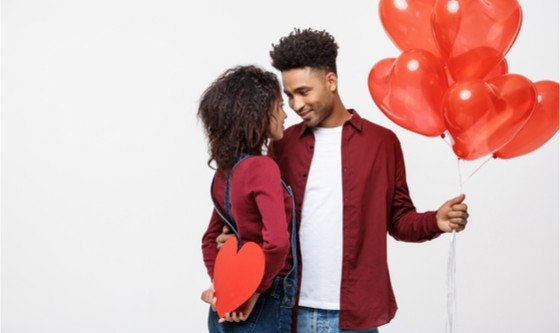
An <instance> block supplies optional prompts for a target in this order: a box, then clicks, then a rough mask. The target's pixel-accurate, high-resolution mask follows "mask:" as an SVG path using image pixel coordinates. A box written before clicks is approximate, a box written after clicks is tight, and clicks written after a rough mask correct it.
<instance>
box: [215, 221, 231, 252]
mask: <svg viewBox="0 0 560 333" xmlns="http://www.w3.org/2000/svg"><path fill="white" fill-rule="evenodd" d="M231 236H234V234H232V233H231V230H229V227H228V226H227V225H224V227H223V228H222V233H221V234H220V235H219V236H218V237H217V238H216V244H217V245H216V246H217V247H218V249H219V248H221V247H222V246H223V245H224V243H225V242H226V241H227V240H228V239H229V238H230V237H231Z"/></svg>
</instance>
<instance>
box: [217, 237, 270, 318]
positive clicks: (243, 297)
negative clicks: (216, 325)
mask: <svg viewBox="0 0 560 333" xmlns="http://www.w3.org/2000/svg"><path fill="white" fill-rule="evenodd" d="M264 266H265V258H264V253H263V250H262V249H261V247H260V246H259V245H257V244H256V243H253V242H246V243H245V244H243V246H242V247H241V249H240V250H239V252H238V251H237V238H235V237H230V238H229V239H228V240H227V241H226V242H225V243H224V245H223V246H222V247H221V248H220V251H219V252H218V255H217V256H216V263H215V265H214V281H213V282H214V290H215V291H214V296H215V297H216V311H217V312H218V316H219V317H220V318H223V317H224V315H225V313H226V312H232V311H234V310H235V309H237V308H238V307H240V306H241V305H242V304H243V303H245V302H246V301H247V300H248V299H249V298H250V297H251V296H252V295H253V294H254V293H255V291H256V290H257V288H258V287H259V284H260V283H261V281H262V278H263V275H264Z"/></svg>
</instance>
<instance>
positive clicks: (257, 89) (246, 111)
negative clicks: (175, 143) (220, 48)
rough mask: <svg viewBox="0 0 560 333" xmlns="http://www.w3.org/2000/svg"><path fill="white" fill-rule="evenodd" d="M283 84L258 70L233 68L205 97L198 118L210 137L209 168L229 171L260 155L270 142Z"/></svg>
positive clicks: (204, 94)
mask: <svg viewBox="0 0 560 333" xmlns="http://www.w3.org/2000/svg"><path fill="white" fill-rule="evenodd" d="M280 96H281V93H280V83H279V82H278V79H277V78H276V75H274V74H273V73H271V72H267V71H264V70H262V69H260V68H258V67H255V66H238V67H235V68H230V69H228V70H227V71H225V72H224V73H223V74H222V75H220V76H219V77H218V78H217V79H216V81H214V82H213V83H212V84H211V85H210V87H208V88H207V89H206V90H205V91H204V93H203V94H202V97H201V101H200V106H199V108H198V117H199V118H200V119H201V120H202V122H203V124H204V129H205V132H206V135H207V137H208V152H209V154H210V158H209V159H208V166H210V167H211V168H212V165H211V163H212V161H215V162H216V164H217V166H218V169H222V170H227V169H230V168H231V167H232V166H233V163H234V162H235V160H236V159H237V158H238V157H240V156H241V155H242V154H249V155H260V154H262V152H263V148H264V147H265V145H266V144H267V142H268V137H269V126H270V119H271V117H272V116H273V115H272V112H273V110H274V102H275V101H276V100H277V99H278V98H280Z"/></svg>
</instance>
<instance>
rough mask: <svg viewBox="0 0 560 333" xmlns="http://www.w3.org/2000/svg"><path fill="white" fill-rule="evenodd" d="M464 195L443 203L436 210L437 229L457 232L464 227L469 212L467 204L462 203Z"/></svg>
mask: <svg viewBox="0 0 560 333" xmlns="http://www.w3.org/2000/svg"><path fill="white" fill-rule="evenodd" d="M464 200H465V195H464V194H461V195H459V196H458V197H456V198H453V199H451V200H449V201H447V202H446V203H444V204H443V205H442V206H441V207H440V208H439V209H438V211H437V214H436V219H437V224H438V227H439V230H441V231H443V232H451V231H453V230H455V231H457V232H459V231H462V230H464V229H465V227H466V225H467V219H468V218H469V213H468V212H467V209H468V207H467V205H466V204H464V203H463V201H464Z"/></svg>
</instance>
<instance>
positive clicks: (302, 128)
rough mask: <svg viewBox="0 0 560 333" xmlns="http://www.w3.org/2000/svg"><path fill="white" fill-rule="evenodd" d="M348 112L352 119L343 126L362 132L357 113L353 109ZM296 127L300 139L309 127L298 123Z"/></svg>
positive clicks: (361, 120)
mask: <svg viewBox="0 0 560 333" xmlns="http://www.w3.org/2000/svg"><path fill="white" fill-rule="evenodd" d="M348 112H350V113H351V114H352V118H350V119H349V120H347V121H346V122H345V123H344V125H346V124H350V125H351V126H352V127H353V128H354V129H356V130H357V131H359V132H361V131H362V122H363V119H362V117H360V115H359V114H358V112H357V111H356V110H354V109H348ZM298 126H299V128H298V133H299V136H300V137H302V136H303V135H304V134H305V133H306V132H307V131H308V129H309V127H308V126H307V125H305V123H304V122H301V123H299V124H298Z"/></svg>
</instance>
